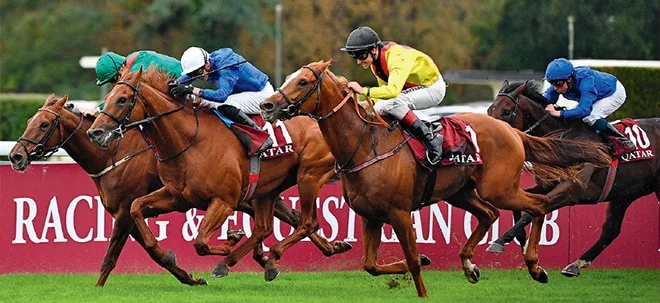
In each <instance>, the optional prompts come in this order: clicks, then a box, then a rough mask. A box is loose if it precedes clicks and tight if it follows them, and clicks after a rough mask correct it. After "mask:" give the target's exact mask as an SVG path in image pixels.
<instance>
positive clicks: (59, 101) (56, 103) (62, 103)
mask: <svg viewBox="0 0 660 303" xmlns="http://www.w3.org/2000/svg"><path fill="white" fill-rule="evenodd" d="M67 100H69V94H66V95H64V96H62V98H60V99H59V100H57V102H55V105H57V107H63V106H64V103H66V101H67Z"/></svg>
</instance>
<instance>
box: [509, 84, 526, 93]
mask: <svg viewBox="0 0 660 303" xmlns="http://www.w3.org/2000/svg"><path fill="white" fill-rule="evenodd" d="M526 88H527V82H525V83H522V84H520V85H519V86H518V87H516V89H515V90H514V91H513V92H511V95H512V96H517V95H518V94H520V93H522V92H523V91H525V89H526Z"/></svg>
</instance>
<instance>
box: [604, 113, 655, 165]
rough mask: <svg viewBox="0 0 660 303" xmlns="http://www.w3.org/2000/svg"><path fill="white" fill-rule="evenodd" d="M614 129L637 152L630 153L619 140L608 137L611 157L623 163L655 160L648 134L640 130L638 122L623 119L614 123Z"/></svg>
mask: <svg viewBox="0 0 660 303" xmlns="http://www.w3.org/2000/svg"><path fill="white" fill-rule="evenodd" d="M614 127H615V128H616V129H617V130H618V131H619V132H620V133H622V134H623V135H624V136H627V137H628V138H629V139H630V141H632V142H633V143H635V146H637V150H636V151H633V152H630V151H629V150H628V147H627V146H626V145H625V144H623V143H621V141H620V140H619V138H617V137H614V136H610V138H611V139H612V145H613V149H612V152H611V153H612V157H614V158H619V159H621V160H622V161H624V162H634V161H640V160H648V159H653V158H655V152H654V150H653V145H651V141H650V140H649V137H648V134H647V133H646V131H645V130H644V129H643V128H642V126H641V125H640V124H639V122H637V121H635V120H633V119H630V118H624V119H621V120H619V121H616V122H614Z"/></svg>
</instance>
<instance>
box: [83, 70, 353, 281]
mask: <svg viewBox="0 0 660 303" xmlns="http://www.w3.org/2000/svg"><path fill="white" fill-rule="evenodd" d="M169 80H171V79H168V78H167V74H165V73H163V72H160V71H158V70H151V69H150V70H147V71H146V72H144V73H143V72H142V70H140V71H138V72H135V73H132V74H127V75H124V76H122V78H121V79H120V81H119V82H118V83H117V85H116V86H115V87H114V88H113V90H112V91H111V92H110V93H109V94H108V96H107V97H106V105H105V109H104V111H103V112H102V113H103V115H101V116H99V117H98V118H97V119H96V121H95V122H94V124H93V125H92V126H91V128H90V129H89V130H88V132H87V133H88V135H89V136H90V138H91V139H92V140H93V141H94V142H95V143H97V144H99V145H101V146H105V145H107V144H108V143H109V142H110V141H111V140H113V139H114V138H115V137H117V136H118V135H120V134H121V133H123V131H124V130H125V129H126V127H127V126H128V128H130V127H131V126H130V123H132V122H135V121H138V120H140V121H141V122H140V121H138V122H137V123H132V125H133V126H135V125H138V124H141V123H142V122H144V121H148V122H147V123H146V124H144V125H143V127H144V130H143V133H144V134H145V136H147V137H148V138H150V140H152V141H153V144H154V147H155V150H156V153H157V155H158V156H159V160H160V161H158V163H157V168H158V174H159V176H160V178H161V180H162V181H163V183H164V187H163V188H161V189H159V190H156V191H155V192H153V193H150V194H148V195H146V196H143V197H141V198H138V199H136V200H135V201H134V202H133V204H132V206H131V211H130V214H131V216H132V217H133V219H134V221H135V223H136V226H137V229H138V230H139V232H140V234H141V235H142V237H143V238H144V242H145V246H146V250H147V251H148V252H149V255H150V256H151V257H152V258H153V259H154V260H156V261H157V262H158V263H159V264H161V265H162V266H163V267H165V268H166V269H167V270H168V271H170V272H172V273H173V274H174V275H175V276H176V277H177V278H178V279H179V281H181V282H182V283H185V284H191V285H197V284H203V283H205V281H203V280H202V279H193V278H192V277H191V276H190V275H189V274H188V273H187V272H186V271H184V270H183V269H181V268H179V267H178V266H177V265H176V260H175V257H174V255H173V253H172V252H171V251H165V250H164V249H162V248H161V247H160V246H159V244H158V242H157V240H156V239H155V237H154V236H153V234H152V233H151V230H150V229H149V228H148V226H147V225H146V224H145V223H144V215H143V212H144V211H145V210H147V209H149V210H150V211H153V212H156V213H158V214H162V213H167V212H172V211H181V212H182V211H186V210H188V209H191V208H193V207H194V208H198V209H203V210H206V214H205V217H204V219H203V221H202V223H201V228H200V231H199V234H198V236H197V237H196V239H195V240H194V247H195V250H196V251H197V253H198V254H199V255H227V254H229V253H230V248H231V245H228V244H229V243H224V244H221V245H216V246H210V245H209V240H210V239H211V237H212V236H213V234H215V233H216V232H217V231H218V230H219V229H220V228H221V226H222V224H223V223H224V222H225V220H226V218H227V216H228V215H230V214H231V212H232V211H234V210H235V209H236V208H237V207H238V206H239V202H240V201H241V199H242V198H243V197H244V196H245V194H246V191H247V190H248V185H249V179H252V178H253V177H254V176H253V175H251V174H250V172H249V168H250V167H249V166H250V159H248V158H247V156H246V155H245V151H244V149H243V147H242V146H241V144H240V142H239V141H238V139H237V138H236V136H235V135H234V134H233V133H232V131H231V130H230V129H229V128H227V127H226V126H225V125H224V124H223V123H222V122H221V121H220V120H219V119H218V117H217V116H216V115H215V114H213V113H212V112H202V111H199V110H198V108H197V107H196V106H194V105H193V104H191V103H188V102H187V101H186V100H187V99H186V100H183V101H182V100H173V99H171V97H170V96H169V95H168V87H167V82H168V81H169ZM141 119H146V120H141ZM286 127H287V129H288V130H289V134H290V135H291V138H292V141H293V142H294V144H295V146H294V153H293V154H292V155H288V156H284V157H280V158H278V159H276V160H268V161H263V162H262V163H261V173H260V174H259V176H258V184H257V187H256V190H255V192H254V195H253V197H254V198H255V201H254V203H253V205H252V206H253V208H254V215H255V216H254V218H255V222H254V225H255V226H254V230H253V234H252V236H251V237H250V238H249V239H248V240H247V241H246V242H245V243H243V244H242V245H241V246H240V247H238V248H237V249H236V250H235V251H234V252H232V254H231V255H230V256H232V255H233V256H235V258H236V259H234V260H230V262H222V263H220V264H219V265H218V266H217V267H216V268H215V269H214V271H213V275H222V272H223V270H224V269H223V268H224V267H226V266H233V265H234V264H235V262H236V261H238V259H239V258H240V257H242V256H244V255H245V254H247V253H248V252H249V251H250V250H251V249H255V248H257V249H258V248H259V247H258V246H259V245H260V244H261V242H262V241H263V240H264V239H265V238H266V237H267V236H268V235H270V234H271V233H272V224H273V201H274V200H275V199H277V198H278V197H279V194H280V193H281V192H282V191H283V190H285V189H287V188H289V187H291V186H294V185H296V184H297V185H298V191H299V194H300V201H301V209H302V211H301V221H300V224H298V226H297V228H296V229H295V231H294V232H293V234H291V235H290V236H288V237H287V238H285V239H284V240H283V241H282V242H279V243H277V244H275V245H273V246H272V247H271V251H270V256H269V258H265V257H264V258H260V259H259V260H258V261H260V264H261V265H262V266H266V261H268V262H269V263H268V264H270V266H269V267H267V268H266V272H265V277H266V280H268V281H270V280H272V279H274V278H275V277H276V276H277V275H278V274H279V269H278V267H277V263H276V262H277V260H279V259H280V257H281V255H282V254H283V253H284V252H285V251H286V250H287V249H288V248H290V247H291V245H293V244H295V243H296V242H298V241H300V240H302V239H303V238H304V237H307V236H309V237H311V238H314V237H319V236H318V235H317V234H316V233H315V232H316V230H317V229H318V222H317V217H316V206H315V201H316V197H317V194H318V191H319V189H320V187H321V186H322V185H323V184H325V183H326V181H327V180H328V179H329V178H330V177H331V176H333V175H334V170H333V164H334V158H333V157H332V154H331V153H330V151H329V149H328V146H327V145H326V144H325V142H324V141H323V139H322V138H320V131H319V128H318V125H317V124H316V123H315V122H314V120H311V119H309V118H303V117H301V119H296V120H293V121H290V122H288V123H287V124H286ZM315 244H317V245H325V246H322V247H319V248H321V249H323V250H324V254H325V255H326V256H329V255H332V254H336V253H341V252H345V251H347V250H349V249H350V248H351V247H350V245H348V243H346V242H335V243H333V244H332V245H330V244H328V243H327V242H325V243H317V242H315Z"/></svg>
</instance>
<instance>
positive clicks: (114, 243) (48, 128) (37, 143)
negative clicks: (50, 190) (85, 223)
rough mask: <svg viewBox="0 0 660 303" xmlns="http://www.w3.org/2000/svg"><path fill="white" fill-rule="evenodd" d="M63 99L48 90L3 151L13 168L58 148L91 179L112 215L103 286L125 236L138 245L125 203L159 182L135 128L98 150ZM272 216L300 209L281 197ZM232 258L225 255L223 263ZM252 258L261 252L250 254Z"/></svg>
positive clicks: (289, 218) (245, 207)
mask: <svg viewBox="0 0 660 303" xmlns="http://www.w3.org/2000/svg"><path fill="white" fill-rule="evenodd" d="M67 98H68V96H66V95H65V96H64V97H63V98H59V99H58V98H56V97H55V95H53V94H51V95H50V96H49V97H48V98H47V99H46V102H45V103H44V105H43V106H42V107H41V108H39V109H38V110H37V113H36V114H35V115H34V116H33V117H32V118H31V119H30V120H29V121H28V125H27V127H26V129H25V131H24V132H23V135H22V136H21V138H19V139H18V142H17V143H16V145H15V146H14V148H12V150H11V152H10V153H9V160H10V161H11V163H12V168H13V169H14V170H16V171H24V170H26V169H27V168H28V165H29V164H30V162H31V161H34V160H41V159H44V158H45V157H47V156H49V155H50V154H52V153H54V152H55V151H56V150H58V149H60V148H63V149H64V150H66V151H67V153H68V154H69V156H71V158H73V159H74V160H75V161H76V162H77V163H78V164H79V165H80V166H81V167H82V168H83V170H85V172H87V173H88V174H89V175H90V177H92V180H94V183H95V185H96V188H97V189H98V191H99V195H100V196H101V200H102V201H103V206H104V208H105V209H106V211H107V212H108V213H110V215H112V217H113V218H114V219H115V223H114V226H113V229H112V235H111V236H110V243H109V246H108V250H107V252H106V254H105V257H104V260H103V263H102V266H101V275H100V276H99V278H98V281H97V282H96V286H103V285H105V282H106V280H107V278H108V276H109V275H110V272H112V270H113V269H114V268H115V265H116V263H117V259H118V258H119V254H120V253H121V251H122V249H123V247H124V244H125V243H126V240H127V239H128V235H129V234H130V235H131V236H133V238H135V239H136V240H137V242H138V243H139V244H140V245H142V246H143V247H144V242H143V241H142V237H141V235H140V233H139V232H138V231H137V229H135V228H133V227H134V226H135V223H134V222H133V219H132V218H131V215H130V207H131V203H132V202H133V200H135V199H136V198H138V197H141V196H144V195H146V194H148V193H150V192H153V191H154V190H156V189H158V188H161V187H162V186H163V185H162V183H161V182H160V179H159V178H158V172H157V170H156V158H155V157H154V153H153V151H152V150H151V148H149V146H148V145H147V144H146V142H145V140H144V138H143V137H142V135H141V134H140V133H139V132H137V131H131V132H127V133H126V134H124V137H123V139H122V140H118V141H117V145H115V146H114V147H113V148H108V149H103V148H99V147H98V146H96V145H95V144H93V143H91V142H90V141H89V138H88V137H87V134H86V132H87V130H88V129H89V127H90V125H91V124H92V121H93V120H92V119H85V118H83V116H82V114H81V113H80V112H79V111H78V110H77V109H75V108H74V107H73V104H71V103H66V101H67ZM239 210H240V211H242V212H245V213H248V214H250V215H252V216H254V210H253V209H252V207H251V206H250V205H249V204H247V203H241V205H240V207H239ZM153 216H155V213H152V212H151V210H150V209H146V210H145V217H153ZM275 216H276V217H277V218H279V219H280V220H282V221H284V222H286V223H288V224H291V225H293V226H297V225H298V222H299V221H300V213H299V212H298V211H297V210H295V209H291V208H289V207H288V206H287V205H286V204H285V203H284V202H283V201H282V200H281V199H277V202H276V205H275ZM228 234H229V236H228V238H229V239H230V241H233V243H236V242H238V241H239V240H240V238H241V236H242V234H240V233H237V232H233V231H230V232H228ZM312 241H314V242H319V243H321V244H320V246H323V245H325V246H327V247H329V244H327V241H326V240H325V239H323V238H322V237H320V236H318V235H317V236H314V237H312ZM323 243H325V244H323ZM326 251H330V250H329V249H326V250H325V251H324V254H327V253H328V252H326ZM232 258H233V257H232V256H228V257H227V259H226V260H227V262H230V261H231V260H232ZM255 258H257V259H260V258H262V256H260V255H255Z"/></svg>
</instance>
